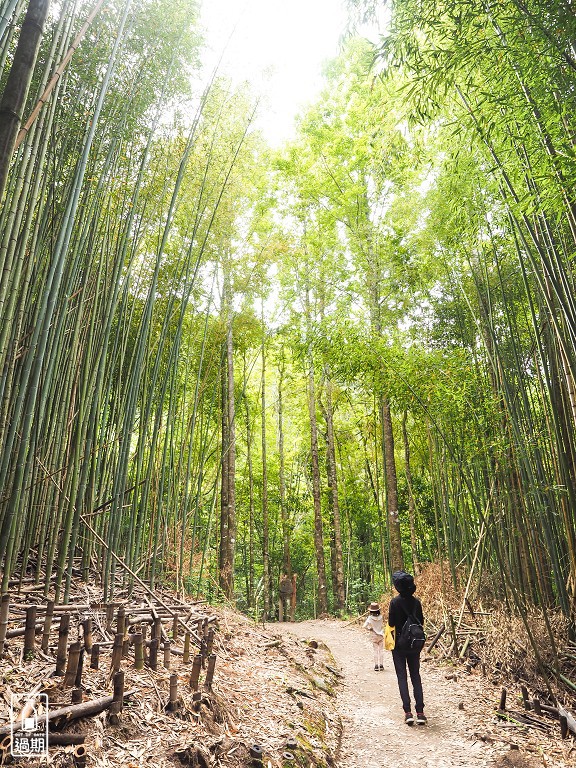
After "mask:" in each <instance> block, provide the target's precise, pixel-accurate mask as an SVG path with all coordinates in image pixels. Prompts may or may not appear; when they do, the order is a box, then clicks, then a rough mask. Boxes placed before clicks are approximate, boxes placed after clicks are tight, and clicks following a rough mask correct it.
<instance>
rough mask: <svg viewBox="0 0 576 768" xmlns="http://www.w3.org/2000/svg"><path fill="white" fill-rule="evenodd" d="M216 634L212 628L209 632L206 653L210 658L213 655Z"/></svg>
mask: <svg viewBox="0 0 576 768" xmlns="http://www.w3.org/2000/svg"><path fill="white" fill-rule="evenodd" d="M214 635H215V632H214V630H213V629H212V628H210V629H209V630H208V637H207V638H206V653H207V654H208V656H210V654H211V653H212V646H213V645H214Z"/></svg>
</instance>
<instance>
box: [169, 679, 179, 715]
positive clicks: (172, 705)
mask: <svg viewBox="0 0 576 768" xmlns="http://www.w3.org/2000/svg"><path fill="white" fill-rule="evenodd" d="M167 709H168V711H169V712H175V711H176V710H177V709H178V675H177V674H176V673H175V672H174V673H173V674H171V675H170V698H169V700H168V706H167Z"/></svg>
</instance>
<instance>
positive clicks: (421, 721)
mask: <svg viewBox="0 0 576 768" xmlns="http://www.w3.org/2000/svg"><path fill="white" fill-rule="evenodd" d="M416 722H417V723H418V725H426V723H427V722H428V718H427V717H426V715H425V714H424V712H416Z"/></svg>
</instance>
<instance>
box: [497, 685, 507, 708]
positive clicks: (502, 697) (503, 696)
mask: <svg viewBox="0 0 576 768" xmlns="http://www.w3.org/2000/svg"><path fill="white" fill-rule="evenodd" d="M506 693H507V691H506V688H502V692H501V694H500V706H499V707H498V709H499V710H500V711H501V712H505V711H506Z"/></svg>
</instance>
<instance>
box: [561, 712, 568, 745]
mask: <svg viewBox="0 0 576 768" xmlns="http://www.w3.org/2000/svg"><path fill="white" fill-rule="evenodd" d="M560 736H561V737H562V738H563V739H566V738H568V720H567V719H566V718H565V717H564V715H560Z"/></svg>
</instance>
